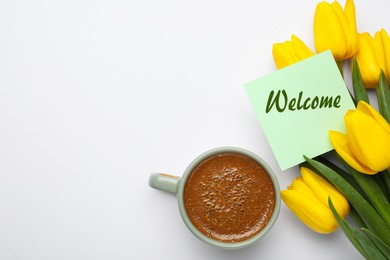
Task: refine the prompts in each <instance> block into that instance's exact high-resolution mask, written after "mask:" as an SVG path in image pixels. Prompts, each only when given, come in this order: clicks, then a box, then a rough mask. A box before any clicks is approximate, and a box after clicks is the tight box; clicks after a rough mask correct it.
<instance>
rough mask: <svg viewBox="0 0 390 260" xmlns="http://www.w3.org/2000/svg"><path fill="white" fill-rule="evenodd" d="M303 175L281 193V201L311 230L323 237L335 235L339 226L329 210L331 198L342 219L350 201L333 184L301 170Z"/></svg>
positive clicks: (308, 171) (347, 211)
mask: <svg viewBox="0 0 390 260" xmlns="http://www.w3.org/2000/svg"><path fill="white" fill-rule="evenodd" d="M301 173H302V177H301V176H299V177H297V178H296V179H295V180H294V181H293V182H292V184H291V186H289V187H288V190H282V191H281V195H282V200H283V201H284V203H285V204H286V205H287V207H288V208H289V209H291V211H292V212H293V213H294V214H295V215H296V216H297V217H298V218H299V219H300V220H301V221H302V222H303V223H305V224H306V225H307V226H308V227H309V228H311V229H312V230H314V231H316V232H318V233H322V234H329V233H332V232H333V231H335V230H336V229H337V227H338V224H337V221H336V218H335V217H334V216H333V214H332V211H331V210H330V208H329V205H328V197H330V198H331V199H332V202H333V204H334V206H335V209H336V211H337V213H338V214H339V215H340V216H341V217H343V218H344V217H346V216H347V215H348V213H349V204H348V201H347V200H346V199H345V198H344V196H343V195H342V194H341V193H340V192H339V191H338V190H337V189H336V188H335V187H334V186H333V185H332V184H330V183H329V182H328V181H327V180H325V179H324V178H322V177H320V176H319V175H317V174H316V173H314V172H313V171H312V170H310V169H308V168H305V167H302V168H301Z"/></svg>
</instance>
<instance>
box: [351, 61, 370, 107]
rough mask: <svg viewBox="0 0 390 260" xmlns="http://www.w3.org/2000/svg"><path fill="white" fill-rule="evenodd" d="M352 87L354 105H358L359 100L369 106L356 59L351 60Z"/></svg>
mask: <svg viewBox="0 0 390 260" xmlns="http://www.w3.org/2000/svg"><path fill="white" fill-rule="evenodd" d="M352 85H353V92H354V94H355V100H356V103H359V101H360V100H363V101H365V102H366V103H368V104H369V103H370V102H369V100H368V95H367V90H366V88H365V87H364V83H363V79H362V75H361V74H360V69H359V64H358V63H357V61H356V57H354V58H353V66H352Z"/></svg>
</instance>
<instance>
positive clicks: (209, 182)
mask: <svg viewBox="0 0 390 260" xmlns="http://www.w3.org/2000/svg"><path fill="white" fill-rule="evenodd" d="M275 200H276V199H275V189H274V186H273V183H272V180H271V178H270V177H269V175H268V174H267V172H266V170H265V169H264V168H263V167H262V166H261V165H260V164H259V163H258V162H257V161H255V160H254V159H252V158H250V157H248V156H245V155H242V154H239V153H230V152H228V153H220V154H217V155H213V156H211V157H209V158H206V159H205V160H203V161H202V162H200V163H199V164H198V165H197V166H196V167H195V168H194V169H193V170H192V172H191V174H190V175H189V177H188V179H187V181H186V184H185V187H184V207H185V210H186V212H187V215H188V217H189V219H190V220H191V222H192V223H193V225H194V226H195V227H196V228H197V229H198V230H199V231H200V232H202V233H203V234H204V235H206V236H208V237H210V238H212V239H215V240H218V241H221V242H227V243H233V242H240V241H244V240H247V239H249V238H251V237H253V236H255V235H256V234H258V233H259V232H260V231H261V230H262V229H263V228H264V227H265V226H266V225H267V223H268V221H269V220H270V218H271V215H272V213H273V211H274V207H275Z"/></svg>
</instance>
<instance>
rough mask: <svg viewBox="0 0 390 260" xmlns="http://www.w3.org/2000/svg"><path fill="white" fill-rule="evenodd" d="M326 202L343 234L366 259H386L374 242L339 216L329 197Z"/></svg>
mask: <svg viewBox="0 0 390 260" xmlns="http://www.w3.org/2000/svg"><path fill="white" fill-rule="evenodd" d="M328 204H329V207H330V210H331V211H332V213H333V215H334V216H335V218H336V220H337V222H338V223H339V225H340V227H341V229H342V230H343V231H344V234H345V235H346V236H347V238H348V239H349V241H351V243H352V244H353V245H354V246H355V248H356V249H357V250H358V251H359V252H360V253H361V254H362V255H363V256H364V257H365V258H366V259H377V260H379V259H386V258H385V257H384V256H383V254H382V253H381V251H380V250H379V249H378V248H377V247H376V246H375V244H373V243H372V242H371V241H370V240H369V239H368V238H367V237H365V236H363V234H362V233H360V232H359V231H358V230H356V229H355V228H353V227H352V225H351V224H349V223H348V222H347V221H345V220H344V219H342V218H341V217H340V216H339V214H338V213H337V211H336V209H335V207H334V205H333V203H332V199H331V198H330V197H329V198H328Z"/></svg>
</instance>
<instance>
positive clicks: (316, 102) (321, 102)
mask: <svg viewBox="0 0 390 260" xmlns="http://www.w3.org/2000/svg"><path fill="white" fill-rule="evenodd" d="M281 94H282V95H281ZM340 99H341V97H340V95H338V96H336V97H334V98H333V97H328V96H321V97H319V96H315V97H313V98H310V97H306V98H304V97H303V91H301V92H299V94H298V98H291V99H289V97H288V95H287V92H286V91H285V90H284V89H283V90H278V92H277V93H276V95H275V91H273V90H272V91H271V92H270V93H269V96H268V101H267V107H266V108H265V112H266V113H268V112H270V111H271V109H272V108H273V107H274V106H275V109H276V110H277V111H278V112H280V113H281V112H283V111H284V110H285V109H286V108H287V109H288V110H290V111H294V110H302V109H303V110H308V109H322V108H332V107H335V108H339V107H340Z"/></svg>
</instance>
